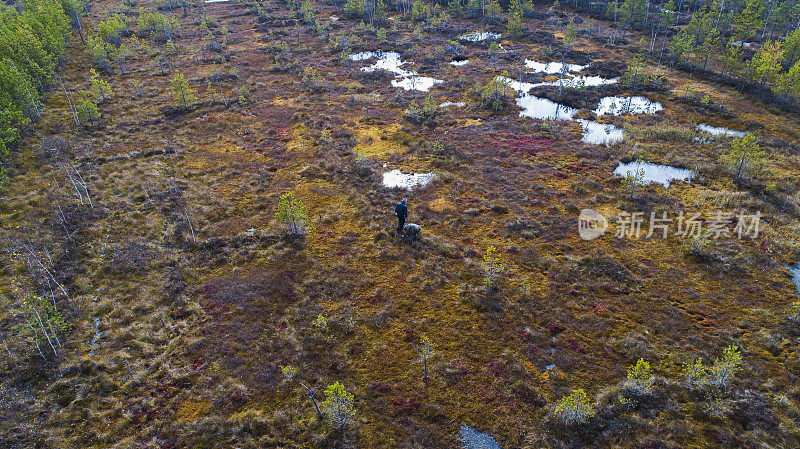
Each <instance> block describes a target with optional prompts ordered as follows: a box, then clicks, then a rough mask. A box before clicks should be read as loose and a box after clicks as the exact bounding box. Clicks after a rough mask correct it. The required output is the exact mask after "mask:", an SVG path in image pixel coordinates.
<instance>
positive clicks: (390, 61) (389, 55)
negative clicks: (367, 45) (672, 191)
mask: <svg viewBox="0 0 800 449" xmlns="http://www.w3.org/2000/svg"><path fill="white" fill-rule="evenodd" d="M372 58H377V60H376V61H375V64H373V65H371V66H368V67H362V68H361V71H363V72H374V71H375V70H386V71H388V72H391V73H394V74H395V77H396V78H402V79H395V80H392V86H394V87H402V88H403V89H405V90H417V91H422V92H427V91H429V90H430V89H431V87H433V86H435V85H437V84H441V83H443V82H444V81H442V80H439V79H436V78H431V77H429V76H419V74H418V73H417V72H415V71H413V70H404V69H401V68H400V66H401V65H403V64H405V62H404V61H403V60H402V59H400V54H399V53H397V52H394V51H387V52H382V51H380V50H379V51H362V52H360V53H353V54H351V55H350V59H351V60H353V61H366V60H368V59H372Z"/></svg>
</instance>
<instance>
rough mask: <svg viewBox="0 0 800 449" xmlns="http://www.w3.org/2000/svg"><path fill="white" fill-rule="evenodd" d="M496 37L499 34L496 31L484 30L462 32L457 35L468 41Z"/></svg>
mask: <svg viewBox="0 0 800 449" xmlns="http://www.w3.org/2000/svg"><path fill="white" fill-rule="evenodd" d="M498 38H500V34H498V33H486V32H482V33H481V32H478V33H471V34H464V35H462V36H459V39H461V40H462V41H468V42H480V41H485V40H486V39H498Z"/></svg>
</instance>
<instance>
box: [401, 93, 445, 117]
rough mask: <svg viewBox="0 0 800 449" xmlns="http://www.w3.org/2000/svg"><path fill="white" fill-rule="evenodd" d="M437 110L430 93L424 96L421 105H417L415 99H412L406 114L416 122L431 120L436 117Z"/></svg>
mask: <svg viewBox="0 0 800 449" xmlns="http://www.w3.org/2000/svg"><path fill="white" fill-rule="evenodd" d="M437 112H438V107H437V106H436V100H435V99H434V98H433V96H432V95H430V94H429V95H428V96H427V97H425V101H424V102H423V104H422V107H420V106H419V105H417V101H416V99H415V100H412V101H411V105H410V106H409V107H408V116H409V117H410V118H411V119H412V120H414V121H417V122H427V121H431V120H433V119H434V118H435V117H436V113H437Z"/></svg>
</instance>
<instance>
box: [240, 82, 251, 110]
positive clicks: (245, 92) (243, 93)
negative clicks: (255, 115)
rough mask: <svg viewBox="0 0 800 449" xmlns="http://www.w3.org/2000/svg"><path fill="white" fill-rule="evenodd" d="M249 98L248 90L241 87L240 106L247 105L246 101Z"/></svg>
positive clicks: (245, 87)
mask: <svg viewBox="0 0 800 449" xmlns="http://www.w3.org/2000/svg"><path fill="white" fill-rule="evenodd" d="M249 98H250V89H248V88H247V86H242V88H241V89H239V104H240V105H245V104H247V100H248V99H249Z"/></svg>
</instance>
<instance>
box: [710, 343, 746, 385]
mask: <svg viewBox="0 0 800 449" xmlns="http://www.w3.org/2000/svg"><path fill="white" fill-rule="evenodd" d="M741 365H742V353H741V352H740V351H739V348H738V347H737V346H735V345H730V346H728V347H727V348H725V351H724V352H723V354H722V357H720V358H719V359H717V361H716V362H714V364H713V365H711V367H710V368H708V370H707V380H706V382H707V383H708V385H711V386H713V387H717V388H720V389H722V390H725V389H727V388H728V386H729V385H730V383H731V381H732V380H733V378H734V376H735V375H736V373H737V372H739V371H741V369H742V367H741Z"/></svg>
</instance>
